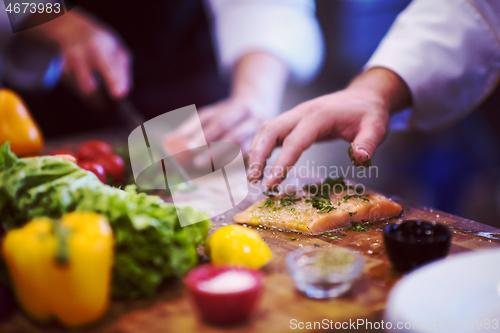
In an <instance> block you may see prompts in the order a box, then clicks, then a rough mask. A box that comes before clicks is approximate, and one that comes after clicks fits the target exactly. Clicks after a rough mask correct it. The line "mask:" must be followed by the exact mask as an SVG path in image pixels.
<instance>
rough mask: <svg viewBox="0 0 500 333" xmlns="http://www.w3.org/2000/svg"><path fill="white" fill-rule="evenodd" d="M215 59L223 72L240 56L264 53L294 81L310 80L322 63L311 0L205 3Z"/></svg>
mask: <svg viewBox="0 0 500 333" xmlns="http://www.w3.org/2000/svg"><path fill="white" fill-rule="evenodd" d="M208 4H209V6H210V9H211V12H212V16H213V21H214V22H213V23H214V37H215V41H216V45H217V51H218V58H219V62H220V65H221V67H222V68H223V69H224V70H228V69H231V68H232V67H233V65H234V64H235V63H236V62H237V61H238V59H239V58H240V57H242V56H243V55H245V54H247V53H249V52H252V51H267V52H270V53H272V54H273V55H275V56H276V57H278V58H279V59H281V60H282V61H283V62H284V63H285V64H286V65H287V66H288V68H289V70H290V72H291V74H292V78H294V79H295V80H297V81H302V82H304V81H307V80H310V79H311V78H312V77H314V75H315V74H316V73H317V71H318V69H319V68H320V65H321V62H322V59H323V52H324V47H323V38H322V35H321V30H320V27H319V24H318V22H317V19H316V17H315V4H314V1H313V0H208Z"/></svg>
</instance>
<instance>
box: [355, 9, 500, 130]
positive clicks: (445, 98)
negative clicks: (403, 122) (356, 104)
mask: <svg viewBox="0 0 500 333" xmlns="http://www.w3.org/2000/svg"><path fill="white" fill-rule="evenodd" d="M373 67H383V68H387V69H389V70H391V71H392V72H394V73H396V74H397V75H398V76H399V77H400V78H401V79H402V80H403V81H404V82H405V83H406V84H407V86H408V88H409V89H410V91H411V95H412V100H413V106H412V112H411V117H410V119H409V124H408V126H411V127H416V128H420V129H431V128H435V127H442V126H446V125H449V124H451V123H453V122H456V121H458V120H460V119H462V118H463V117H465V116H466V115H467V114H469V113H470V112H472V111H473V110H474V108H475V107H477V106H478V105H479V104H480V103H481V102H482V101H483V100H484V99H485V98H486V97H487V96H488V95H489V94H490V93H491V92H492V91H493V89H494V88H495V86H496V85H497V84H498V80H499V76H500V1H497V0H442V1H433V0H415V1H413V2H412V3H411V4H410V5H409V6H408V8H407V9H406V10H405V11H404V12H403V13H402V14H400V16H399V17H398V18H397V20H396V22H395V23H394V24H393V26H392V28H391V30H390V31H389V33H388V34H387V36H386V37H385V38H384V39H383V41H382V42H381V44H380V45H379V47H378V48H377V50H376V52H375V53H374V55H373V56H372V57H371V59H370V60H369V61H368V63H367V65H366V66H365V69H369V68H373Z"/></svg>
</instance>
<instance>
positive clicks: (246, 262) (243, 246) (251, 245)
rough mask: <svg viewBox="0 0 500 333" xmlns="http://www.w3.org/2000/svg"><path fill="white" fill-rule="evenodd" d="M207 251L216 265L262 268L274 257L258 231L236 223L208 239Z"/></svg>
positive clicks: (223, 228) (221, 229)
mask: <svg viewBox="0 0 500 333" xmlns="http://www.w3.org/2000/svg"><path fill="white" fill-rule="evenodd" d="M205 252H206V254H207V255H208V256H209V257H210V261H211V262H212V264H214V265H236V266H246V267H250V268H260V267H262V266H264V265H265V264H267V263H268V262H269V261H270V260H271V258H272V253H271V250H269V247H268V246H267V244H266V243H265V242H264V241H263V240H262V238H261V237H260V235H259V234H258V233H257V231H255V230H252V229H249V228H245V227H243V226H241V225H236V224H235V225H228V226H225V227H222V228H220V229H219V230H217V231H216V232H215V233H214V234H213V235H212V236H211V237H210V238H209V239H208V240H207V244H206V246H205Z"/></svg>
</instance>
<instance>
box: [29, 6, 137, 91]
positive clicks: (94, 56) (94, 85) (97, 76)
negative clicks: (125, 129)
mask: <svg viewBox="0 0 500 333" xmlns="http://www.w3.org/2000/svg"><path fill="white" fill-rule="evenodd" d="M34 29H36V32H37V33H40V34H42V36H44V37H46V38H49V39H52V40H54V41H55V42H57V43H58V44H59V45H60V47H61V51H62V54H63V58H64V69H63V79H64V80H65V81H67V82H69V83H70V84H71V85H72V86H73V87H74V88H76V90H77V92H79V93H80V95H81V96H82V97H84V98H85V99H87V100H90V101H93V100H94V101H95V100H96V99H99V98H100V97H99V93H100V92H101V91H102V89H100V85H103V86H104V88H105V89H106V90H107V91H108V92H109V94H110V96H111V97H113V98H120V97H123V96H124V95H126V94H127V93H128V91H129V88H130V84H131V82H130V81H131V79H130V62H131V58H130V55H129V52H128V50H127V48H126V47H125V46H124V45H123V43H122V42H121V41H120V40H119V37H118V36H117V35H116V34H114V33H113V32H111V30H110V29H108V28H107V27H105V26H104V24H102V23H101V22H99V21H98V20H97V19H95V18H92V17H91V16H90V15H88V14H86V13H85V12H83V11H81V10H79V11H75V10H72V11H70V12H68V13H66V14H65V15H63V16H60V17H58V18H56V19H54V20H52V21H50V22H47V23H45V24H42V25H40V26H38V27H36V28H34ZM101 81H102V82H101Z"/></svg>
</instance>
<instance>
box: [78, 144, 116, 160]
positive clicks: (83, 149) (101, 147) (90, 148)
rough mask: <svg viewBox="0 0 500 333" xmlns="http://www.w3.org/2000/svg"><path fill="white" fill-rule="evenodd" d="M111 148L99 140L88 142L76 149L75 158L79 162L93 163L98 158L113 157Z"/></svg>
mask: <svg viewBox="0 0 500 333" xmlns="http://www.w3.org/2000/svg"><path fill="white" fill-rule="evenodd" d="M113 154H114V153H113V147H111V145H110V144H109V143H106V142H104V141H99V140H90V141H86V142H84V143H82V144H81V145H80V147H78V151H77V152H76V157H77V159H78V160H79V161H89V160H90V161H94V160H96V159H97V158H98V157H100V156H106V155H113Z"/></svg>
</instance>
